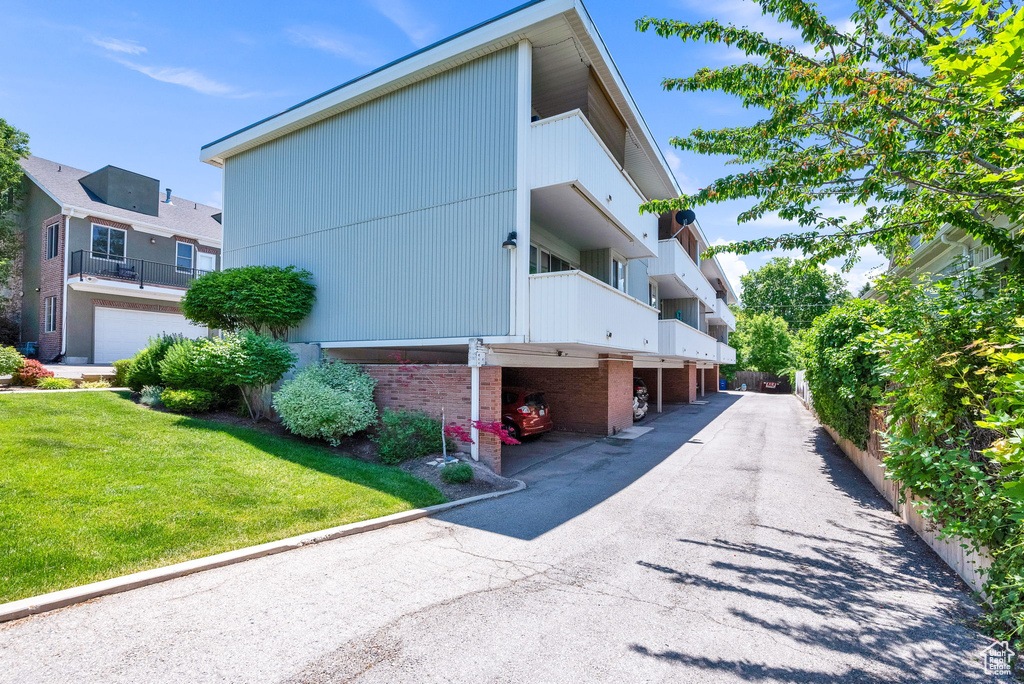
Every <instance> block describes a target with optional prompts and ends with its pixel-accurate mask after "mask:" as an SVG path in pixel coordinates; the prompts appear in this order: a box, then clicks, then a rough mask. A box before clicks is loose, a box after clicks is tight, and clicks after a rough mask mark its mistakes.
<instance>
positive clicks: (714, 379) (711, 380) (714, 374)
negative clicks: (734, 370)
mask: <svg viewBox="0 0 1024 684" xmlns="http://www.w3.org/2000/svg"><path fill="white" fill-rule="evenodd" d="M704 379H705V380H706V381H707V385H706V387H707V390H706V391H707V392H717V391H718V366H715V367H714V368H705V369H704Z"/></svg>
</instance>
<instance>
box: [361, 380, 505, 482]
mask: <svg viewBox="0 0 1024 684" xmlns="http://www.w3.org/2000/svg"><path fill="white" fill-rule="evenodd" d="M362 367H363V369H365V370H366V372H367V373H368V374H369V375H370V376H371V377H373V378H374V379H375V380H376V381H377V389H376V391H375V392H374V393H373V400H374V402H375V403H376V404H377V406H378V408H380V409H381V410H383V409H385V408H390V409H402V410H406V411H421V412H423V413H426V414H427V415H428V416H431V417H432V418H438V419H439V418H440V417H441V406H442V405H443V406H444V410H445V420H446V421H447V422H449V423H453V422H454V423H457V424H459V425H462V426H463V427H465V428H467V429H469V427H470V423H471V415H472V414H471V411H472V394H471V393H472V384H471V374H472V371H471V369H470V367H469V366H460V365H397V364H363V365H362ZM480 420H481V421H483V422H485V423H492V422H494V423H497V422H501V368H500V367H498V366H483V367H481V368H480ZM480 461H481V462H482V463H484V464H485V465H487V466H488V467H490V468H491V470H493V471H494V472H495V473H498V474H499V475H500V474H501V442H500V441H499V440H498V438H497V437H495V436H494V435H490V434H486V433H481V434H480Z"/></svg>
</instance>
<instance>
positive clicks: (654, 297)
mask: <svg viewBox="0 0 1024 684" xmlns="http://www.w3.org/2000/svg"><path fill="white" fill-rule="evenodd" d="M647 295H648V304H650V305H651V306H653V307H654V308H655V309H657V308H658V281H656V280H649V281H647Z"/></svg>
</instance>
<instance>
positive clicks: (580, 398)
mask: <svg viewBox="0 0 1024 684" xmlns="http://www.w3.org/2000/svg"><path fill="white" fill-rule="evenodd" d="M503 375H504V382H505V385H506V386H514V387H525V388H526V389H531V390H536V391H540V392H543V393H544V397H545V399H547V402H548V405H549V406H550V407H551V416H552V418H553V420H554V423H555V429H556V430H566V431H569V432H592V433H597V434H602V435H612V434H615V433H616V432H619V431H620V430H624V429H625V428H628V427H630V426H631V425H633V362H632V360H630V359H628V358H620V357H606V358H602V359H601V360H600V362H599V365H598V367H597V368H505V369H504V373H503Z"/></svg>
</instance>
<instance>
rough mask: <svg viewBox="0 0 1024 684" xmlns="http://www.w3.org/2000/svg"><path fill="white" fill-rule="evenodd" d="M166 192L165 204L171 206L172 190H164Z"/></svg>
mask: <svg viewBox="0 0 1024 684" xmlns="http://www.w3.org/2000/svg"><path fill="white" fill-rule="evenodd" d="M164 192H166V193H167V199H165V200H164V203H165V204H170V203H171V189H170V188H164Z"/></svg>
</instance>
